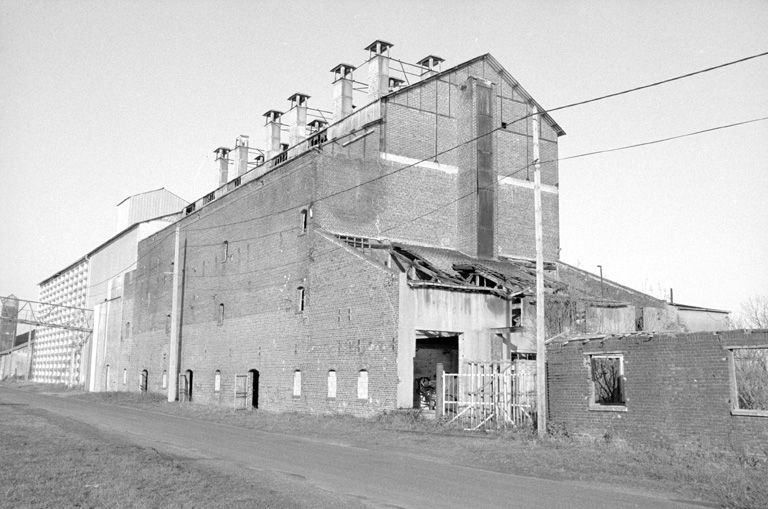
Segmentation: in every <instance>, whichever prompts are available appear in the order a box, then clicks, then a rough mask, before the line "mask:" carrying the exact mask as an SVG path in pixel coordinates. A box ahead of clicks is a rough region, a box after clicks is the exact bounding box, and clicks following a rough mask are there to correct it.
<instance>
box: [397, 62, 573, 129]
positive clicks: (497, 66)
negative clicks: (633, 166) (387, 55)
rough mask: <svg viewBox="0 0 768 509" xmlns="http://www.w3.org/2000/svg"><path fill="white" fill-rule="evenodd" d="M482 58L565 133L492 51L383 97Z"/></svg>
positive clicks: (554, 127) (406, 89) (413, 86)
mask: <svg viewBox="0 0 768 509" xmlns="http://www.w3.org/2000/svg"><path fill="white" fill-rule="evenodd" d="M481 60H485V61H486V62H488V64H489V65H490V66H491V67H492V68H493V69H494V70H495V71H496V72H497V73H499V74H501V76H502V77H503V78H504V79H505V80H507V81H508V82H509V83H511V84H512V85H513V86H514V87H515V89H516V91H517V92H518V93H519V94H520V95H521V96H523V97H524V98H525V100H526V101H528V102H530V103H532V104H535V105H536V108H538V110H539V111H540V112H542V114H541V115H542V117H544V120H546V121H547V122H548V123H549V124H550V125H551V126H552V129H554V130H555V132H556V133H557V135H558V136H563V135H564V134H565V131H564V130H563V128H562V127H560V126H559V125H558V124H557V122H555V119H553V118H552V117H551V116H549V113H547V112H546V111H547V110H546V108H544V107H542V106H541V105H540V104H539V103H538V102H537V101H536V100H535V99H534V98H533V97H532V96H531V94H529V93H528V92H527V91H526V90H525V89H524V88H523V86H522V85H520V82H519V81H517V80H516V79H515V78H514V77H513V76H512V75H511V74H510V73H509V72H508V71H507V70H506V69H504V67H503V66H502V65H501V64H500V63H499V61H498V60H496V59H495V58H494V57H493V55H491V54H490V53H486V54H485V55H480V56H478V57H475V58H473V59H471V60H467V61H466V62H462V63H461V64H459V65H456V66H454V67H451V68H450V69H446V70H444V71H441V72H438V73H437V74H433V75H432V76H429V77H425V78H423V79H421V80H419V81H417V82H415V83H413V84H411V85H408V86H405V87H401V88H399V89H397V90H395V91H393V92H390V93H389V94H387V95H385V96H383V98H386V97H392V96H395V95H397V94H402V93H404V92H407V91H408V90H413V89H414V88H416V87H418V86H420V85H422V84H424V83H427V82H428V81H430V80H436V79H440V78H441V77H444V76H445V75H447V74H450V73H452V72H455V71H457V70H459V69H461V68H463V67H468V66H470V65H472V64H474V63H476V62H479V61H481Z"/></svg>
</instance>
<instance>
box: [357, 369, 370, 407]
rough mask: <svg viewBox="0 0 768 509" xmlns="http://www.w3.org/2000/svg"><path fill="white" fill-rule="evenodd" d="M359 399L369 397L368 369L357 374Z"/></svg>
mask: <svg viewBox="0 0 768 509" xmlns="http://www.w3.org/2000/svg"><path fill="white" fill-rule="evenodd" d="M357 399H364V400H367V399H368V371H366V370H364V369H361V370H360V372H359V373H358V374H357Z"/></svg>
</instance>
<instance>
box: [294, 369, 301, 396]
mask: <svg viewBox="0 0 768 509" xmlns="http://www.w3.org/2000/svg"><path fill="white" fill-rule="evenodd" d="M293 397H294V398H299V397H301V371H300V370H298V369H297V370H296V371H294V372H293Z"/></svg>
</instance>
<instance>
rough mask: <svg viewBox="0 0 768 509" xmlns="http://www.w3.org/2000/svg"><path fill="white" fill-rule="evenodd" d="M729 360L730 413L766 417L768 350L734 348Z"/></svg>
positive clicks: (767, 404)
mask: <svg viewBox="0 0 768 509" xmlns="http://www.w3.org/2000/svg"><path fill="white" fill-rule="evenodd" d="M730 358H731V373H732V376H731V405H732V413H734V414H737V415H738V414H742V415H760V416H766V417H768V348H734V349H732V350H731V351H730Z"/></svg>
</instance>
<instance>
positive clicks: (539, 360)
mask: <svg viewBox="0 0 768 509" xmlns="http://www.w3.org/2000/svg"><path fill="white" fill-rule="evenodd" d="M533 163H534V166H533V199H534V201H533V203H534V218H535V222H536V430H537V432H538V435H539V437H544V436H545V435H546V434H547V373H546V369H547V363H546V347H545V345H544V339H545V338H544V334H545V331H546V329H545V327H544V231H543V229H544V228H543V225H542V220H541V171H540V164H539V110H538V108H537V107H536V105H535V104H534V105H533Z"/></svg>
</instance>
